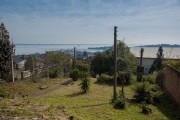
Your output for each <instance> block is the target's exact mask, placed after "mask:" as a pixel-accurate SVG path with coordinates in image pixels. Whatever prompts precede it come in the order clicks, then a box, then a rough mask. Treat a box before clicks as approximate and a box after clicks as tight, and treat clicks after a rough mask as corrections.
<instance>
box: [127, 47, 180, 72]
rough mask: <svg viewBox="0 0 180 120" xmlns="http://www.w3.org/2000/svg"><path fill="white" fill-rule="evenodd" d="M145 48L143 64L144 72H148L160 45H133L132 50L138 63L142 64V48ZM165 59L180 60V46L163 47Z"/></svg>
mask: <svg viewBox="0 0 180 120" xmlns="http://www.w3.org/2000/svg"><path fill="white" fill-rule="evenodd" d="M141 48H144V53H143V59H142V65H143V66H144V73H145V74H147V73H148V71H149V69H150V67H151V65H152V63H153V62H154V60H155V59H156V58H157V55H156V54H157V53H158V49H159V47H131V48H130V51H131V53H133V54H134V55H135V57H136V59H137V65H139V64H140V50H141ZM162 48H163V55H164V59H165V60H171V59H175V60H180V48H172V47H162Z"/></svg>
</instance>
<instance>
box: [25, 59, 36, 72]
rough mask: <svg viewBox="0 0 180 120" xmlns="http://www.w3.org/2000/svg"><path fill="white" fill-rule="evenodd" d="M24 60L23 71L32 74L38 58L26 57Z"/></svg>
mask: <svg viewBox="0 0 180 120" xmlns="http://www.w3.org/2000/svg"><path fill="white" fill-rule="evenodd" d="M25 59H26V61H25V63H24V67H25V70H30V71H31V72H32V71H33V69H34V71H35V68H36V67H37V63H38V61H39V60H38V58H37V57H35V56H28V57H26V58H25ZM33 65H34V66H33ZM33 67H34V68H33Z"/></svg>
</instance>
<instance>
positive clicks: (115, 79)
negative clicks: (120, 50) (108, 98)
mask: <svg viewBox="0 0 180 120" xmlns="http://www.w3.org/2000/svg"><path fill="white" fill-rule="evenodd" d="M116 43H117V26H114V100H115V99H116V98H117V93H116V87H117V75H116V73H117V46H116Z"/></svg>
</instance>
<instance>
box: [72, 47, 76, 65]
mask: <svg viewBox="0 0 180 120" xmlns="http://www.w3.org/2000/svg"><path fill="white" fill-rule="evenodd" d="M73 62H74V63H73V68H75V67H76V47H74V61H73Z"/></svg>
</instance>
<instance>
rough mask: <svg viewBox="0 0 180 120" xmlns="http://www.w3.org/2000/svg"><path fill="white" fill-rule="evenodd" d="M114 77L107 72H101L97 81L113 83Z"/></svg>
mask: <svg viewBox="0 0 180 120" xmlns="http://www.w3.org/2000/svg"><path fill="white" fill-rule="evenodd" d="M113 80H114V77H113V76H109V75H107V74H101V75H100V76H99V77H98V78H97V83H105V84H113Z"/></svg>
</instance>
